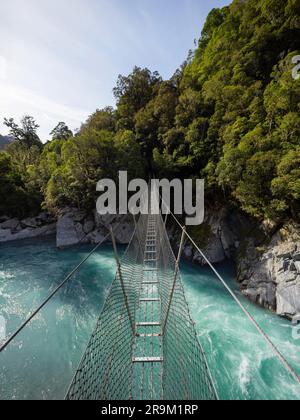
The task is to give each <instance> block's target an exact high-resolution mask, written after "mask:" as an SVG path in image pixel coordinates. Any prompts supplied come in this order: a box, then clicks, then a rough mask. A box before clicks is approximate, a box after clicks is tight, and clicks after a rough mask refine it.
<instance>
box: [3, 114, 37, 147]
mask: <svg viewBox="0 0 300 420" xmlns="http://www.w3.org/2000/svg"><path fill="white" fill-rule="evenodd" d="M4 125H6V126H7V127H8V128H9V129H10V135H11V136H12V137H13V138H14V139H15V140H16V141H18V142H20V143H21V144H22V145H24V146H26V147H27V148H30V147H32V146H38V147H42V142H41V140H40V139H39V136H38V135H37V129H38V128H39V125H38V124H37V123H36V122H35V120H34V118H33V117H30V116H29V115H26V116H25V117H24V118H22V120H21V126H19V125H18V124H16V123H15V121H14V119H13V118H9V119H7V118H4Z"/></svg>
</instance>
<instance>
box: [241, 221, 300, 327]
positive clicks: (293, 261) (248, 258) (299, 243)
mask: <svg viewBox="0 0 300 420" xmlns="http://www.w3.org/2000/svg"><path fill="white" fill-rule="evenodd" d="M245 249H246V251H245V252H244V254H243V255H242V256H241V257H240V258H239V263H238V280H239V281H240V282H241V284H242V290H243V293H244V294H245V296H247V297H249V298H250V299H251V300H252V301H254V302H256V303H258V304H259V305H261V306H264V307H266V308H268V309H271V310H274V311H276V312H277V314H278V315H280V316H284V317H288V318H291V319H292V318H293V317H295V316H298V315H300V264H299V262H300V228H299V226H295V225H288V226H285V227H284V228H283V229H282V230H281V231H280V232H278V233H276V234H275V235H273V237H272V240H271V242H270V243H269V244H268V245H267V246H265V247H264V248H257V247H256V246H255V243H254V240H249V242H248V244H247V246H246V247H245Z"/></svg>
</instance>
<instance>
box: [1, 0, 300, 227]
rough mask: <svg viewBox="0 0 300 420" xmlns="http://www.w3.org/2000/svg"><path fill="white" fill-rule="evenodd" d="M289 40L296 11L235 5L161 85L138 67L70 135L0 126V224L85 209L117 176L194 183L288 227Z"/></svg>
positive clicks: (296, 121)
mask: <svg viewBox="0 0 300 420" xmlns="http://www.w3.org/2000/svg"><path fill="white" fill-rule="evenodd" d="M299 29H300V2H299V0H234V1H233V3H232V4H231V5H230V6H229V7H225V8H222V9H214V10H212V11H211V13H210V14H209V16H208V18H207V20H206V23H205V26H204V28H203V31H202V34H201V37H200V40H199V44H198V47H197V48H196V50H195V51H193V52H191V53H190V54H189V56H188V59H187V61H186V62H185V63H184V64H183V65H182V67H181V68H180V69H179V70H177V71H176V72H175V74H174V76H173V77H172V78H171V79H170V80H166V81H165V80H162V78H161V77H160V75H159V74H158V73H157V72H154V73H152V72H151V71H150V70H148V69H142V68H139V67H136V68H134V70H133V72H132V73H131V74H130V75H128V76H119V78H118V80H117V83H116V87H115V88H114V95H115V97H116V103H117V105H116V108H115V109H113V108H111V107H108V108H105V109H101V110H97V111H96V112H95V113H94V114H93V115H91V116H90V117H89V118H88V120H87V121H86V122H85V123H84V124H83V125H82V126H81V127H80V128H79V130H78V131H77V132H76V133H72V132H71V131H70V130H69V128H68V127H67V126H66V124H65V123H63V122H61V123H59V124H58V125H57V127H55V129H54V130H53V131H52V133H51V140H50V141H48V142H47V143H45V144H42V142H41V140H40V139H39V137H38V135H37V129H38V125H37V123H36V122H35V120H34V119H33V118H32V117H29V116H27V117H24V119H23V120H22V121H21V122H20V123H18V122H15V121H14V120H12V119H5V120H4V124H5V125H6V126H7V127H9V129H10V135H11V136H13V137H14V139H15V141H14V142H13V143H11V144H9V145H8V146H7V147H6V149H5V151H1V152H0V175H1V177H0V214H7V215H17V216H23V215H27V214H29V213H35V212H37V211H39V210H40V209H41V208H46V209H48V210H49V211H53V212H55V211H57V210H58V209H60V208H62V207H64V206H68V205H71V206H76V207H80V208H86V209H92V208H94V207H95V200H96V188H95V187H96V183H97V181H98V180H99V179H101V178H103V177H113V178H115V177H116V175H117V172H118V171H119V170H128V172H129V176H130V177H143V178H148V174H149V172H153V171H154V172H155V173H156V174H157V175H158V176H159V177H168V178H171V177H172V178H173V177H181V178H186V177H198V178H199V177H201V178H205V180H206V196H207V200H209V201H211V202H212V203H216V202H218V203H220V202H231V203H232V204H233V205H235V206H237V207H239V208H240V209H242V210H243V211H244V212H246V213H247V214H249V215H250V216H252V217H254V218H257V219H260V220H263V219H266V218H268V219H271V220H275V221H277V222H278V221H282V220H284V219H286V218H291V217H292V218H294V219H297V218H299V217H300V205H299V199H300V79H297V80H295V79H294V78H293V77H292V70H293V67H295V64H293V62H292V59H293V57H294V56H296V55H299V54H300V37H299V33H300V31H299ZM183 30H184V29H183Z"/></svg>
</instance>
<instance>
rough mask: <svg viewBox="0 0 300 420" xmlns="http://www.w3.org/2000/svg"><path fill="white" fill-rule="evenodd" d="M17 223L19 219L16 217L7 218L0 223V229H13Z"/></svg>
mask: <svg viewBox="0 0 300 420" xmlns="http://www.w3.org/2000/svg"><path fill="white" fill-rule="evenodd" d="M19 223H20V221H19V220H18V219H8V220H6V221H5V222H3V223H1V224H0V229H10V230H14V229H16V227H17V226H18V225H19Z"/></svg>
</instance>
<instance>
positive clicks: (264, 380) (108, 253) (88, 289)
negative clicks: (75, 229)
mask: <svg viewBox="0 0 300 420" xmlns="http://www.w3.org/2000/svg"><path fill="white" fill-rule="evenodd" d="M90 249H91V248H90V247H88V246H83V247H74V248H72V249H67V250H63V251H62V250H58V249H56V247H55V242H54V240H52V239H49V240H35V241H24V242H20V243H12V244H5V245H1V246H0V321H1V320H2V321H1V322H2V324H3V321H4V320H5V323H6V334H9V333H11V332H13V331H14V330H15V329H16V328H17V327H18V326H19V325H20V323H21V322H22V321H24V320H25V319H26V317H27V316H28V315H29V314H30V312H31V310H32V309H33V308H35V307H37V306H38V305H39V304H40V303H41V302H42V301H43V299H44V298H46V297H47V296H48V295H49V293H50V292H51V291H52V290H53V289H54V288H55V287H56V286H57V285H58V284H59V283H60V282H61V281H62V279H63V278H64V277H65V276H66V275H67V274H68V273H69V272H70V271H71V269H72V268H73V267H74V266H75V265H77V264H78V262H79V261H80V260H81V259H82V258H84V257H85V256H86V255H87V253H88V252H89V251H90ZM115 268H116V266H115V261H114V257H113V253H112V249H111V248H110V247H109V246H105V247H103V248H101V249H100V250H99V251H98V252H97V253H96V254H94V255H93V256H92V257H91V258H90V259H89V260H88V261H87V263H86V264H85V266H84V267H83V268H82V269H81V270H80V272H78V273H77V274H76V275H75V276H74V278H73V280H72V281H70V283H69V284H68V285H67V286H66V287H65V288H63V289H62V290H61V291H60V292H59V293H58V295H57V296H56V297H55V298H54V299H53V300H52V301H51V302H50V303H49V304H48V305H47V306H46V307H45V308H44V309H43V310H42V311H41V312H40V314H39V315H38V316H37V317H36V318H35V319H34V320H33V321H32V322H31V323H30V325H29V326H28V327H27V328H26V329H25V331H24V332H22V333H21V334H20V335H19V336H18V338H17V339H16V340H15V341H14V342H13V343H12V344H11V345H10V346H9V347H8V348H7V350H6V351H5V352H3V353H2V354H0V400H6V399H34V400H36V399H63V398H64V396H65V394H66V391H67V389H68V385H69V383H70V381H71V379H72V377H73V374H74V371H75V369H76V367H77V366H78V363H79V361H80V358H81V356H82V354H83V352H84V349H85V347H86V345H87V342H88V339H89V336H90V334H91V332H92V330H93V327H94V326H95V322H96V320H97V318H98V316H99V313H100V310H101V307H102V305H103V302H104V299H105V297H106V296H107V293H108V290H109V287H110V284H111V282H112V280H113V278H114V273H115ZM181 269H182V278H183V282H184V286H185V290H186V295H187V300H188V303H189V305H190V309H191V313H192V316H193V318H194V320H195V322H196V327H197V331H198V333H199V337H200V340H201V342H202V344H203V347H204V349H205V352H206V354H207V359H208V363H209V366H210V369H211V372H212V376H213V378H214V380H215V382H216V387H217V389H218V392H219V395H220V398H221V399H225V400H228V399H234V400H248V399H251V400H265V399H269V400H278V399H300V387H299V386H298V385H297V384H296V383H295V382H294V380H293V378H291V377H290V375H289V374H288V373H287V372H286V371H285V370H284V368H283V367H282V366H281V364H280V363H279V361H278V360H277V359H276V358H275V357H274V355H273V354H272V352H271V351H270V349H269V348H268V347H267V345H266V344H265V342H264V341H263V339H262V338H261V337H260V336H259V335H258V333H257V332H256V330H254V328H253V327H252V325H251V324H250V323H249V321H248V320H247V319H246V317H245V316H244V314H243V313H242V312H241V310H240V309H239V307H238V306H237V305H236V304H235V302H234V301H233V300H232V298H231V297H230V296H229V294H228V292H227V291H226V290H225V289H224V287H223V286H222V285H221V284H220V283H219V281H218V280H217V279H216V278H215V276H214V275H213V274H212V272H211V271H210V270H209V269H208V268H200V267H196V266H193V265H190V264H186V263H183V264H182V267H181ZM218 270H219V271H220V272H221V273H222V275H223V276H224V278H225V279H226V281H227V282H228V284H229V285H230V286H231V287H232V288H234V289H235V290H236V293H237V294H238V295H239V297H240V299H241V300H242V301H243V303H244V304H245V305H246V306H247V308H248V309H249V311H250V312H251V314H252V315H253V316H254V317H255V319H256V320H257V322H258V323H259V324H260V325H261V326H262V327H263V329H264V330H265V331H266V332H267V333H268V334H269V336H270V337H271V338H272V340H273V341H274V343H275V344H276V345H277V347H278V348H279V350H280V351H281V352H282V353H283V354H284V356H285V357H286V358H287V360H288V361H289V363H290V364H291V365H292V366H293V367H294V369H295V370H296V371H297V372H298V373H299V374H300V340H299V339H298V340H297V334H296V335H295V333H294V337H293V326H292V325H291V323H290V322H288V321H286V320H284V319H281V318H279V317H277V316H275V315H273V314H271V313H270V312H267V311H265V310H263V309H260V308H258V307H256V306H254V305H252V304H251V303H249V302H248V301H247V300H246V299H244V298H243V296H242V295H241V294H240V292H239V290H238V286H237V285H236V283H235V281H234V270H233V266H232V264H230V263H226V264H223V265H220V266H218ZM0 327H1V325H0ZM2 329H3V326H2Z"/></svg>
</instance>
